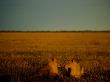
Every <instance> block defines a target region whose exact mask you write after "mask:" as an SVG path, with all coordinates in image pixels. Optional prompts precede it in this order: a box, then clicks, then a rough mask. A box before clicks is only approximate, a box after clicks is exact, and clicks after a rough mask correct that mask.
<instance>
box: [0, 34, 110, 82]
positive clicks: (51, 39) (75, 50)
mask: <svg viewBox="0 0 110 82" xmlns="http://www.w3.org/2000/svg"><path fill="white" fill-rule="evenodd" d="M50 57H56V58H57V59H58V62H59V64H62V65H64V64H65V63H67V62H68V61H69V60H71V59H72V58H77V59H78V60H79V63H80V64H81V66H83V67H84V68H85V71H86V72H87V71H90V70H92V69H93V68H97V67H100V68H102V69H105V70H110V61H109V60H110V32H93V33H92V32H87V33H86V32H73V33H72V32H70V33H69V32H67V33H65V32H62V33H60V32H58V33H57V32H56V33H52V32H50V33H49V32H47V33H43V32H41V33H39V32H38V33H29V32H27V33H23V32H7V33H5V32H1V33H0V71H1V72H3V73H8V74H11V75H13V76H15V77H16V78H17V77H18V76H21V75H23V74H24V76H26V77H30V76H31V75H32V74H33V73H35V72H36V71H37V69H39V68H40V67H42V66H43V65H44V64H46V63H47V62H46V61H47V60H48V58H50ZM21 73H23V74H21ZM21 77H22V76H21ZM16 78H15V80H16ZM12 81H14V80H12ZM17 82H18V81H17Z"/></svg>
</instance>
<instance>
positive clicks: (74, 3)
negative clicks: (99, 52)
mask: <svg viewBox="0 0 110 82" xmlns="http://www.w3.org/2000/svg"><path fill="white" fill-rule="evenodd" d="M0 30H16V31H39V30H40V31H42V30H43V31H45V30H46V31H47V30H49V31H50V30H53V31H54V30H57V31H59V30H67V31H69V30H70V31H72V30H73V31H74V30H110V0H0Z"/></svg>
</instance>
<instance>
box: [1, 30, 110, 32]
mask: <svg viewBox="0 0 110 82" xmlns="http://www.w3.org/2000/svg"><path fill="white" fill-rule="evenodd" d="M0 32H110V30H104V31H94V30H83V31H82V30H81V31H15V30H11V31H8V30H5V31H4V30H1V31H0Z"/></svg>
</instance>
